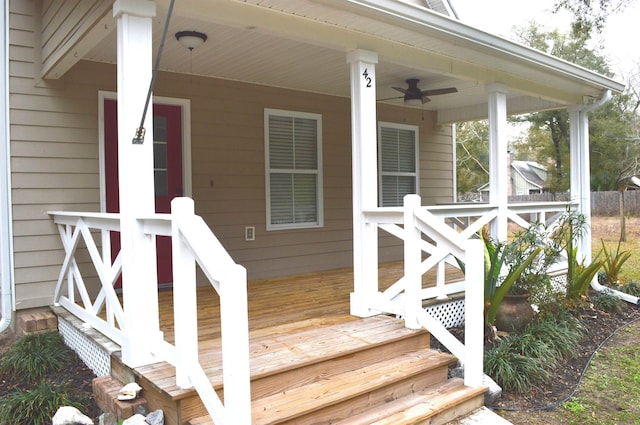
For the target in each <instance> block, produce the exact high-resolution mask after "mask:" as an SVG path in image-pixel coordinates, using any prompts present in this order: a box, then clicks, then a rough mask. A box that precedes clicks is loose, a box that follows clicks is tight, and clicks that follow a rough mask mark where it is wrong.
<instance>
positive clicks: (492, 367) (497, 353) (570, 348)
mask: <svg viewBox="0 0 640 425" xmlns="http://www.w3.org/2000/svg"><path fill="white" fill-rule="evenodd" d="M583 335H584V328H583V327H582V325H580V322H579V321H578V319H576V318H575V317H574V316H573V315H571V314H570V313H569V312H568V311H567V310H560V311H558V312H555V313H553V314H551V313H543V314H541V315H540V316H539V317H538V319H537V320H536V321H534V322H532V323H531V325H529V327H528V328H527V329H526V330H525V331H524V332H522V333H513V334H511V335H509V336H508V337H507V338H505V339H503V340H501V341H499V342H498V343H497V344H495V345H494V346H493V347H492V348H491V349H490V350H487V351H486V352H485V354H484V371H485V373H486V374H487V375H489V376H491V377H492V378H493V379H494V380H495V381H496V382H497V383H498V384H499V385H500V386H501V387H502V388H503V389H504V390H505V391H511V392H517V393H520V394H524V393H527V392H529V391H530V390H531V389H532V388H533V387H535V386H539V385H544V384H546V383H547V382H548V380H549V377H550V376H551V375H550V371H551V370H552V369H553V368H554V367H555V365H557V364H559V363H560V360H562V359H563V358H569V357H570V356H571V355H572V354H573V353H574V352H575V351H576V350H577V348H578V346H579V343H580V339H581V338H582V336H583Z"/></svg>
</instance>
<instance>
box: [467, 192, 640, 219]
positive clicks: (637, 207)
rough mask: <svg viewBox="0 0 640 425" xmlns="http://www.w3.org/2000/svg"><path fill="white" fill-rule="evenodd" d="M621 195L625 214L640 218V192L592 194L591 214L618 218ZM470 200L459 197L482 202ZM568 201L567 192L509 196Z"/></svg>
mask: <svg viewBox="0 0 640 425" xmlns="http://www.w3.org/2000/svg"><path fill="white" fill-rule="evenodd" d="M621 193H622V194H623V195H624V212H625V214H626V215H631V216H640V190H627V191H625V192H618V191H609V192H591V214H592V215H596V216H617V215H618V214H620V194H621ZM468 198H469V195H467V194H461V195H459V196H458V202H470V201H473V202H482V199H481V197H479V196H478V199H468ZM568 200H569V194H568V193H567V192H560V193H535V194H531V195H517V196H509V202H551V201H568ZM485 202H486V201H485Z"/></svg>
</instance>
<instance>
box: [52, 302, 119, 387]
mask: <svg viewBox="0 0 640 425" xmlns="http://www.w3.org/2000/svg"><path fill="white" fill-rule="evenodd" d="M53 310H54V312H55V313H56V315H57V316H58V332H60V335H62V339H63V340H64V342H65V344H66V345H67V346H68V347H70V348H71V349H72V350H74V351H75V352H76V353H77V354H78V357H80V359H81V360H82V361H83V362H84V363H85V364H86V365H87V366H88V367H89V369H91V370H92V371H93V373H95V374H96V376H98V377H100V376H107V375H110V374H111V353H113V352H115V351H119V350H120V346H118V345H117V344H115V343H114V342H113V341H111V340H110V339H108V338H107V337H105V336H104V335H102V334H101V333H100V332H98V331H96V330H95V329H92V328H86V327H84V326H83V324H82V322H81V321H80V320H78V319H77V318H75V317H74V316H73V315H71V314H70V313H68V312H67V311H66V310H64V309H63V308H60V307H54V308H53Z"/></svg>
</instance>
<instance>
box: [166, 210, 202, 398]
mask: <svg viewBox="0 0 640 425" xmlns="http://www.w3.org/2000/svg"><path fill="white" fill-rule="evenodd" d="M194 211H195V209H194V202H193V199H190V198H175V199H173V200H172V201H171V215H172V220H171V249H172V253H171V256H172V262H173V320H174V328H175V346H176V385H178V386H179V387H180V388H189V387H191V385H192V383H191V379H190V378H189V369H190V367H191V366H192V365H193V364H196V363H197V362H198V314H197V312H198V308H197V307H198V306H197V299H196V265H195V260H194V258H193V254H192V253H191V250H190V249H189V247H187V245H186V243H185V241H184V238H183V237H182V234H181V233H180V224H181V223H182V222H186V221H187V220H189V218H191V217H193V215H194Z"/></svg>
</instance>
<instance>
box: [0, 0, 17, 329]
mask: <svg viewBox="0 0 640 425" xmlns="http://www.w3.org/2000/svg"><path fill="white" fill-rule="evenodd" d="M0 22H2V24H3V31H2V32H1V33H0V56H1V57H2V59H1V60H2V66H1V67H0V84H2V94H1V95H0V129H2V133H3V134H2V135H1V136H0V140H3V143H2V144H3V146H2V149H0V170H1V171H0V235H1V236H0V314H1V315H2V318H0V332H4V331H5V330H6V329H7V328H8V327H9V325H10V324H11V320H12V316H13V311H14V310H15V288H14V284H15V282H14V278H13V276H14V274H13V273H14V268H13V225H12V217H11V210H12V206H11V204H12V203H11V136H10V128H9V127H10V125H9V122H10V120H9V1H8V0H5V1H3V2H2V8H1V9H0Z"/></svg>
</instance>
